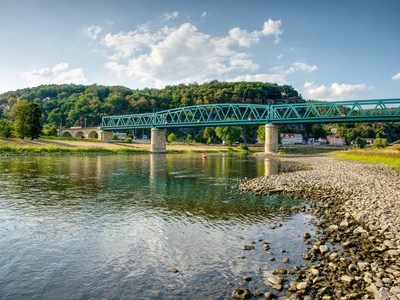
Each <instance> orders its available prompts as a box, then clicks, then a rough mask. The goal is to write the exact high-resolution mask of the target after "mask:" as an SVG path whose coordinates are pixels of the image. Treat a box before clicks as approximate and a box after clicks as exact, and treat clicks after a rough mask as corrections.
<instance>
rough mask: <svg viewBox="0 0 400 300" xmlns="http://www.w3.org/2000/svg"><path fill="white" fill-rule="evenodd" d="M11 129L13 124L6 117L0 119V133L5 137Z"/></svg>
mask: <svg viewBox="0 0 400 300" xmlns="http://www.w3.org/2000/svg"><path fill="white" fill-rule="evenodd" d="M12 131H13V124H12V123H11V121H9V120H6V119H1V120H0V135H1V136H4V137H5V138H9V137H11V134H12Z"/></svg>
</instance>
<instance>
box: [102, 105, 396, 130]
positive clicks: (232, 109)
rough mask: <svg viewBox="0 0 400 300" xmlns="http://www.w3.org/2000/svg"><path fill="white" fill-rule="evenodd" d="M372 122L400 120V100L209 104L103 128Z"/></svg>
mask: <svg viewBox="0 0 400 300" xmlns="http://www.w3.org/2000/svg"><path fill="white" fill-rule="evenodd" d="M370 121H371V122H372V121H400V99H378V100H355V101H338V102H311V103H295V104H277V105H262V104H236V103H226V104H205V105H196V106H186V107H179V108H174V109H170V110H165V111H160V112H156V113H145V114H133V115H122V116H109V117H103V119H102V124H101V129H103V130H116V129H134V128H150V127H161V128H162V127H193V126H203V127H204V126H226V125H246V124H266V123H276V124H285V123H305V122H312V123H329V122H331V123H332V122H334V123H336V122H370Z"/></svg>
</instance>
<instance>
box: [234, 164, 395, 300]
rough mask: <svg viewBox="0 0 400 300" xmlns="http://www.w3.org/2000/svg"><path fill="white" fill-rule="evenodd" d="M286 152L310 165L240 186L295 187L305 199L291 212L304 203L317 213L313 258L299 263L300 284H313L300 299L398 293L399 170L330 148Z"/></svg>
mask: <svg viewBox="0 0 400 300" xmlns="http://www.w3.org/2000/svg"><path fill="white" fill-rule="evenodd" d="M285 160H286V161H289V162H290V163H293V164H298V165H303V166H306V167H305V170H303V171H300V172H293V173H286V174H285V176H281V175H272V176H267V177H258V178H255V179H250V180H246V181H243V182H241V183H239V184H238V185H237V188H239V189H240V190H242V191H247V192H248V191H251V190H252V189H254V190H255V191H257V193H260V194H263V195H268V193H269V192H268V191H270V192H272V191H273V193H275V194H276V193H280V194H286V195H288V196H289V197H290V196H291V195H292V196H293V195H295V196H296V197H297V200H298V201H300V202H301V201H304V203H307V206H304V205H303V206H302V205H301V204H300V205H298V207H296V209H289V208H286V209H285V211H286V212H287V211H289V210H290V211H291V213H296V212H298V211H305V210H306V211H308V212H309V213H312V214H313V215H315V216H316V217H317V218H319V220H318V221H316V222H315V224H314V225H316V226H317V227H318V230H316V231H315V232H316V233H315V234H316V235H317V236H315V237H314V238H313V239H311V235H310V234H309V233H307V232H306V233H303V238H304V240H306V241H305V242H306V245H307V246H308V245H310V246H308V248H307V249H306V251H305V253H303V258H304V259H305V260H309V261H311V264H312V265H314V266H313V267H312V268H311V267H309V266H304V265H303V266H301V268H296V269H297V270H296V271H297V278H293V279H294V280H295V281H297V283H296V284H297V285H300V286H302V285H301V284H303V285H308V288H306V289H304V290H303V289H300V290H299V291H301V299H304V300H310V299H325V300H328V299H341V300H349V299H371V298H372V297H375V298H376V299H390V300H393V299H400V298H398V297H397V294H399V292H400V260H399V258H400V189H399V188H398V187H399V186H400V176H399V173H398V172H395V171H392V170H388V169H386V168H385V166H383V165H380V164H364V163H359V162H352V161H345V160H340V159H337V158H333V157H327V156H312V157H311V156H309V157H300V156H296V157H293V158H292V157H285ZM293 197H294V196H293ZM315 200H317V201H318V202H316V201H315ZM297 208H300V209H297ZM304 208H305V209H304ZM306 213H307V212H306ZM276 227H277V226H275V228H276ZM325 243H326V245H325ZM328 243H331V245H332V247H331V249H330V248H329V247H328V245H329V244H328ZM335 245H340V246H342V247H343V250H338V249H337V247H336V246H335ZM307 246H306V247H307ZM272 259H273V258H272ZM311 269H315V270H317V271H318V273H317V272H314V274H313V272H312V271H311ZM295 281H293V282H295ZM275 285H282V283H281V284H275ZM290 286H291V285H290ZM287 287H288V288H289V285H287ZM296 288H297V286H296ZM325 290H327V291H329V293H325ZM299 293H300V292H299ZM317 295H318V296H317ZM372 295H373V296H372ZM296 296H297V295H294V296H293V298H294V299H295V297H296ZM288 297H289V296H288ZM290 297H291V298H292V296H290ZM266 298H267V295H266ZM281 298H283V297H281ZM284 298H285V299H287V297H284ZM267 299H268V298H267Z"/></svg>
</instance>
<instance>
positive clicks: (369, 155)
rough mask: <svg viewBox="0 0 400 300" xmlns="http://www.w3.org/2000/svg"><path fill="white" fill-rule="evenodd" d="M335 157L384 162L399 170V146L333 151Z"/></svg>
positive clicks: (367, 161) (366, 161)
mask: <svg viewBox="0 0 400 300" xmlns="http://www.w3.org/2000/svg"><path fill="white" fill-rule="evenodd" d="M334 154H335V156H336V157H340V158H343V159H347V160H355V161H360V162H365V163H377V164H385V165H387V166H388V167H389V168H391V169H394V170H396V171H400V146H395V147H390V148H384V149H374V148H371V149H356V150H347V151H338V152H334Z"/></svg>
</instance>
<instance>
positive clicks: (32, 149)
mask: <svg viewBox="0 0 400 300" xmlns="http://www.w3.org/2000/svg"><path fill="white" fill-rule="evenodd" d="M133 152H148V150H147V149H133V148H127V147H123V148H122V147H121V148H113V149H107V148H101V147H99V148H95V147H92V148H83V147H76V148H72V147H60V146H57V145H54V144H50V145H46V146H17V145H15V144H7V145H5V144H0V153H4V154H31V153H32V154H33V153H133Z"/></svg>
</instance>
